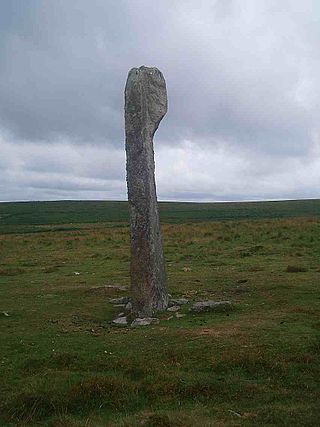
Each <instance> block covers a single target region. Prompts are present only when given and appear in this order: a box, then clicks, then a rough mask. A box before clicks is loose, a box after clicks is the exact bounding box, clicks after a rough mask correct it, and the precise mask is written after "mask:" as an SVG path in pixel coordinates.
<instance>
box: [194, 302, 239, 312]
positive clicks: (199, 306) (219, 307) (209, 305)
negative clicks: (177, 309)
mask: <svg viewBox="0 0 320 427" xmlns="http://www.w3.org/2000/svg"><path fill="white" fill-rule="evenodd" d="M231 309H232V303H231V301H212V300H208V301H200V302H196V303H195V304H193V306H192V307H191V308H190V311H193V312H195V313H202V312H207V311H229V310H231Z"/></svg>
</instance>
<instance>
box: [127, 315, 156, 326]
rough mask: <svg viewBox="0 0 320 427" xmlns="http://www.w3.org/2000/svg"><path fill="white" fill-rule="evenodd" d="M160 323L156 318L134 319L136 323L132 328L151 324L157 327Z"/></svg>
mask: <svg viewBox="0 0 320 427" xmlns="http://www.w3.org/2000/svg"><path fill="white" fill-rule="evenodd" d="M158 323H159V319H157V318H156V317H143V318H141V317H138V318H137V319H134V321H133V322H132V323H131V326H132V327H133V328H134V327H136V326H148V325H151V324H154V325H157V324H158Z"/></svg>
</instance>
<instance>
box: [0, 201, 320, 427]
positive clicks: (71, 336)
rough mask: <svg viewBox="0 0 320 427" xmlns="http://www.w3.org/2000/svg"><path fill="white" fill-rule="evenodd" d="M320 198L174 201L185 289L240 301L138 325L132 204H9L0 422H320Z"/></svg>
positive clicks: (0, 321)
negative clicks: (119, 304) (128, 311)
mask: <svg viewBox="0 0 320 427" xmlns="http://www.w3.org/2000/svg"><path fill="white" fill-rule="evenodd" d="M21 206H22V207H21ZM228 206H229V208H230V209H229V211H228ZM272 206H275V211H274V212H272ZM319 206H320V204H319V201H301V202H277V203H274V204H272V203H270V204H269V203H261V204H259V203H249V204H245V203H241V204H230V205H227V204H221V205H220V204H216V205H208V204H198V205H197V204H173V203H168V204H167V203H165V204H162V218H163V220H164V221H163V222H164V224H163V227H162V229H163V235H164V247H165V257H166V262H167V270H168V280H169V286H170V293H171V294H172V295H173V296H179V297H180V296H184V297H187V298H189V299H190V301H199V300H202V299H214V300H225V299H230V300H232V301H233V302H234V303H235V310H234V311H232V312H230V313H229V314H227V313H215V314H209V313H208V314H197V315H195V314H192V315H191V314H189V313H188V307H183V309H182V313H185V314H186V316H184V317H182V318H175V317H173V318H172V319H170V320H167V319H168V318H169V317H170V315H172V314H171V313H170V314H169V312H167V313H162V314H161V316H160V317H161V322H160V324H159V325H153V326H151V327H147V328H141V329H130V328H116V327H112V326H110V324H109V322H110V320H111V319H113V318H114V316H115V315H116V314H117V313H119V311H120V310H121V309H119V308H118V309H117V308H116V307H114V306H112V305H111V304H109V302H108V299H109V298H111V297H116V296H122V295H127V294H128V293H127V292H125V291H120V290H115V289H112V288H106V287H105V285H108V284H120V285H128V284H129V277H128V269H129V235H128V233H129V230H128V226H127V224H126V222H123V223H121V221H125V220H126V209H127V207H126V204H125V203H120V202H117V203H111V202H110V203H102V202H97V203H96V202H54V203H49V202H48V203H39V204H38V203H34V204H32V203H30V204H29V203H26V204H21V205H20V204H16V203H13V204H1V205H0V216H1V224H2V228H1V230H2V234H1V235H0V251H1V261H0V262H1V263H0V301H1V302H0V377H1V380H2V383H1V389H0V425H1V426H6V427H10V426H16V425H28V426H29V425H30V426H48V427H49V426H50V427H67V426H68V427H80V426H90V427H96V426H120V427H121V426H122V427H125V426H127V427H128V426H141V425H144V426H147V427H156V426H158V427H160V426H161V427H166V426H169V427H170V426H180V427H184V426H268V425H269V426H288V427H289V426H290V427H291V426H299V427H300V426H317V425H318V424H319V403H320V399H319V397H320V393H319V378H320V321H319V319H320V316H319V315H320V302H319V283H320V239H319V236H320V216H319ZM78 207H79V209H78ZM109 208H110V211H109ZM290 209H292V210H293V211H292V212H291V211H290ZM317 210H318V212H317ZM301 211H303V214H301ZM99 212H100V213H99ZM121 212H122V213H121ZM299 212H300V216H301V217H299V218H294V216H296V215H298V214H299ZM219 215H220V216H219ZM245 216H247V217H248V218H249V219H250V220H248V219H242V220H240V219H241V218H244V217H245ZM303 216H304V217H303ZM272 217H278V218H273V219H270V218H272ZM290 217H292V218H290ZM106 218H107V220H108V221H107V222H103V221H106ZM219 218H224V219H227V218H228V219H229V221H219V220H218V219H219ZM232 218H233V219H232ZM259 218H260V219H259ZM268 218H269V219H268ZM210 219H215V220H216V221H210ZM252 219H255V220H254V221H253V220H252ZM201 221H202V222H201ZM71 223H73V224H71ZM41 230H42V231H41ZM48 230H50V232H46V231H48ZM9 231H10V234H8V232H9ZM18 231H19V232H18ZM28 231H29V232H28ZM35 231H37V232H36V233H35ZM75 273H77V274H75ZM78 273H79V274H78Z"/></svg>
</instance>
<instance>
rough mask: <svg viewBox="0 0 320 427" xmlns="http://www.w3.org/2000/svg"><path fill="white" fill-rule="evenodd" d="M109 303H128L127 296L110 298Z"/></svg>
mask: <svg viewBox="0 0 320 427" xmlns="http://www.w3.org/2000/svg"><path fill="white" fill-rule="evenodd" d="M109 301H110V302H111V304H128V302H130V298H129V297H119V298H110V299H109Z"/></svg>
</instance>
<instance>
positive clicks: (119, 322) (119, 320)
mask: <svg viewBox="0 0 320 427" xmlns="http://www.w3.org/2000/svg"><path fill="white" fill-rule="evenodd" d="M112 324H113V325H115V326H127V324H128V322H127V318H126V317H125V316H123V317H117V318H116V319H114V320H113V321H112Z"/></svg>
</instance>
